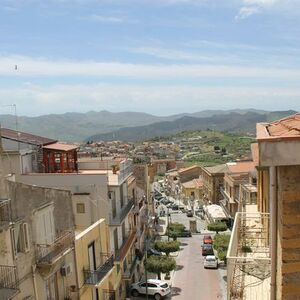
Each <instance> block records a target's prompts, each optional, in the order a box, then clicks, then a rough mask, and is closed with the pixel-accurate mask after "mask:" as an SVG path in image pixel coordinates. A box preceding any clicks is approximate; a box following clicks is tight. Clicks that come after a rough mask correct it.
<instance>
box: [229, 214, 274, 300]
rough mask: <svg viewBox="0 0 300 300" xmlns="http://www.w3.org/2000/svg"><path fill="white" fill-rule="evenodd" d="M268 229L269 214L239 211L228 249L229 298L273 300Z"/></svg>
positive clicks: (234, 299)
mask: <svg viewBox="0 0 300 300" xmlns="http://www.w3.org/2000/svg"><path fill="white" fill-rule="evenodd" d="M269 228H270V223H269V214H263V213H256V212H254V213H249V212H248V213H244V212H243V213H242V212H238V213H237V214H236V216H235V222H234V227H233V230H232V234H231V238H230V243H229V248H228V252H227V286H228V294H227V299H229V300H237V299H248V298H247V296H249V295H251V296H252V297H253V299H270V274H271V265H270V264H271V258H270V248H269V246H270V244H269ZM251 299H252V298H251Z"/></svg>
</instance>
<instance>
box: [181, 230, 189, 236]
mask: <svg viewBox="0 0 300 300" xmlns="http://www.w3.org/2000/svg"><path fill="white" fill-rule="evenodd" d="M191 236H192V233H191V231H190V230H187V229H185V230H183V231H181V232H180V237H191Z"/></svg>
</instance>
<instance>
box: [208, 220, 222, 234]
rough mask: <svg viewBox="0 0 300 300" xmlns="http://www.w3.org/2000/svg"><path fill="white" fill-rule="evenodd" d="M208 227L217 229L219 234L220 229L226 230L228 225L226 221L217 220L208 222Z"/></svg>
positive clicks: (212, 229)
mask: <svg viewBox="0 0 300 300" xmlns="http://www.w3.org/2000/svg"><path fill="white" fill-rule="evenodd" d="M207 229H208V230H210V231H215V232H216V233H217V234H218V233H219V232H220V231H226V230H227V225H226V223H224V222H215V223H210V224H208V225H207Z"/></svg>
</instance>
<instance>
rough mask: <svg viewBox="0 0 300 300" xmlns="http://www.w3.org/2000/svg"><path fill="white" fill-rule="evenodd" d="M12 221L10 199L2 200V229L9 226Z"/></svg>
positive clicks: (0, 208) (0, 212)
mask: <svg viewBox="0 0 300 300" xmlns="http://www.w3.org/2000/svg"><path fill="white" fill-rule="evenodd" d="M10 221H11V209H10V199H0V228H1V229H2V228H4V227H5V226H8V225H9V222H10Z"/></svg>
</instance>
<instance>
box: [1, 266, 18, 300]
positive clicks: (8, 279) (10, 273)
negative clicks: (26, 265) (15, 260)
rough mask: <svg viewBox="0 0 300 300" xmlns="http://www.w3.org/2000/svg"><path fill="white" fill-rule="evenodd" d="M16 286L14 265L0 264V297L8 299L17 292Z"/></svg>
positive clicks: (16, 279)
mask: <svg viewBox="0 0 300 300" xmlns="http://www.w3.org/2000/svg"><path fill="white" fill-rule="evenodd" d="M18 288H19V286H18V275H17V269H16V267H15V266H2V265H0V299H10V298H11V297H12V296H13V295H15V294H16V293H18V291H19V290H18Z"/></svg>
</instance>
